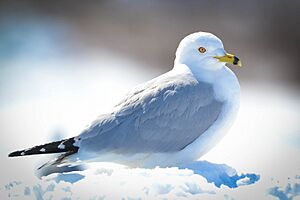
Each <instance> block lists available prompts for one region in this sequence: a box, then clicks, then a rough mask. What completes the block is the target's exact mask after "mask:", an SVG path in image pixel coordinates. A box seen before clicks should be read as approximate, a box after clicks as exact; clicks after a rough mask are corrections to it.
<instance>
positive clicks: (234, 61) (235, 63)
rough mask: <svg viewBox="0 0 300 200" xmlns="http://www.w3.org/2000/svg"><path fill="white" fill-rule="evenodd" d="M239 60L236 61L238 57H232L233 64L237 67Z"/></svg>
mask: <svg viewBox="0 0 300 200" xmlns="http://www.w3.org/2000/svg"><path fill="white" fill-rule="evenodd" d="M239 60H240V59H238V57H236V56H234V57H233V64H234V65H237V64H238V62H239Z"/></svg>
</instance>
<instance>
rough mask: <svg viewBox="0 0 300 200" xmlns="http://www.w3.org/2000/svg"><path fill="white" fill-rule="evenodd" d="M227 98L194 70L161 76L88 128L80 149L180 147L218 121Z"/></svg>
mask: <svg viewBox="0 0 300 200" xmlns="http://www.w3.org/2000/svg"><path fill="white" fill-rule="evenodd" d="M222 107H223V103H222V102H219V101H217V100H216V99H215V95H214V90H213V88H212V86H211V85H210V84H207V83H204V82H199V81H197V80H196V79H195V78H194V77H193V76H189V75H174V76H172V75H165V76H162V77H159V78H156V79H154V80H152V81H150V82H148V83H146V84H144V85H142V86H140V87H138V88H136V89H135V90H134V91H133V92H132V93H131V94H129V95H128V96H127V98H125V99H124V100H123V101H122V102H121V103H120V104H119V105H117V106H116V110H115V112H113V113H111V114H108V115H104V116H102V117H101V118H100V119H99V120H98V121H96V122H95V123H94V124H92V126H91V127H90V128H89V129H87V130H86V131H85V132H84V133H82V134H81V135H80V136H79V137H80V144H79V149H80V148H85V150H88V151H102V150H109V151H114V152H120V153H126V152H128V153H144V152H175V151H179V150H181V149H183V148H185V147H186V146H188V145H189V144H191V143H192V142H193V141H194V140H196V139H197V138H198V137H199V136H200V135H201V134H203V133H204V132H205V131H206V130H207V129H208V128H209V127H210V126H212V124H214V122H215V121H216V120H217V118H218V116H219V114H220V112H221V110H222Z"/></svg>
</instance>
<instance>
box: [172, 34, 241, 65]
mask: <svg viewBox="0 0 300 200" xmlns="http://www.w3.org/2000/svg"><path fill="white" fill-rule="evenodd" d="M226 63H229V64H233V65H237V66H242V64H241V61H240V59H238V58H237V57H236V56H234V55H232V54H229V53H227V52H226V51H225V49H224V46H223V43H222V41H221V40H220V39H219V38H218V37H217V36H215V35H213V34H211V33H206V32H197V33H193V34H190V35H188V36H186V37H185V38H184V39H183V40H182V41H181V42H180V44H179V46H178V48H177V51H176V59H175V64H185V65H187V66H188V67H193V68H205V69H208V70H217V69H220V68H222V67H224V66H225V64H226Z"/></svg>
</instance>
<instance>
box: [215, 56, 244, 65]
mask: <svg viewBox="0 0 300 200" xmlns="http://www.w3.org/2000/svg"><path fill="white" fill-rule="evenodd" d="M214 58H216V59H218V60H219V61H220V62H225V63H229V64H233V65H237V66H239V67H241V66H242V62H241V60H240V59H239V58H238V57H236V56H235V55H232V54H229V53H226V55H225V56H215V57H214Z"/></svg>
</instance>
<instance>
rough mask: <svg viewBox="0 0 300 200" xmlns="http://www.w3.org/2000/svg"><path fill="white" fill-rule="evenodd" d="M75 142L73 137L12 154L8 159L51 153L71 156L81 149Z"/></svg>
mask: <svg viewBox="0 0 300 200" xmlns="http://www.w3.org/2000/svg"><path fill="white" fill-rule="evenodd" d="M75 141H76V139H75V138H74V137H73V138H69V139H64V140H60V141H56V142H51V143H47V144H43V145H38V146H35V147H32V148H29V149H24V150H20V151H14V152H12V153H10V154H9V155H8V157H16V156H28V155H37V154H50V153H68V155H70V154H74V153H76V152H77V151H78V149H79V147H77V146H75V145H74V143H75Z"/></svg>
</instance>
